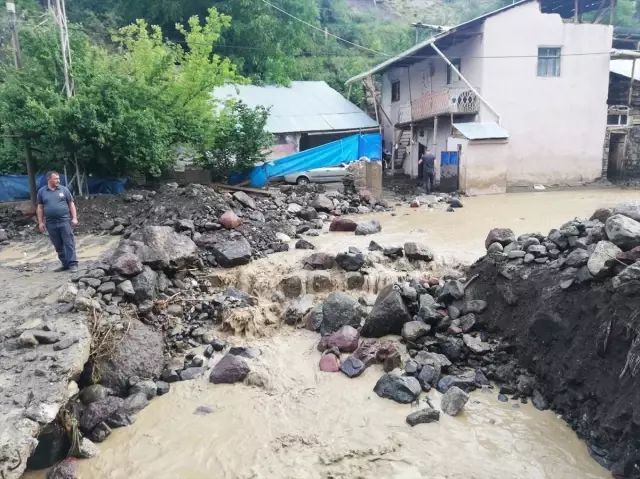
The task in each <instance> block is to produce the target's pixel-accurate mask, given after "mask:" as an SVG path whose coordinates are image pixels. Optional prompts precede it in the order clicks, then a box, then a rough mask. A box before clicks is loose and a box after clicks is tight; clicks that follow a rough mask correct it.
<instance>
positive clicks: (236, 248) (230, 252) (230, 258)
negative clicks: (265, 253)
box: [213, 238, 251, 268]
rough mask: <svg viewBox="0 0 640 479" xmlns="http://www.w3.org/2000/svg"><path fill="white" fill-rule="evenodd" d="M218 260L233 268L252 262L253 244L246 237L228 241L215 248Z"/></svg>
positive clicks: (224, 265)
mask: <svg viewBox="0 0 640 479" xmlns="http://www.w3.org/2000/svg"><path fill="white" fill-rule="evenodd" d="M213 254H214V256H215V258H216V261H217V262H218V263H219V264H220V266H222V267H224V268H233V267H234V266H241V265H243V264H248V263H250V262H251V245H250V244H249V242H248V241H247V240H246V238H240V239H235V240H230V241H226V242H224V243H221V244H218V245H216V246H215V248H214V249H213Z"/></svg>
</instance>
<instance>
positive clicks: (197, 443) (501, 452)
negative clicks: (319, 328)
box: [25, 190, 640, 479]
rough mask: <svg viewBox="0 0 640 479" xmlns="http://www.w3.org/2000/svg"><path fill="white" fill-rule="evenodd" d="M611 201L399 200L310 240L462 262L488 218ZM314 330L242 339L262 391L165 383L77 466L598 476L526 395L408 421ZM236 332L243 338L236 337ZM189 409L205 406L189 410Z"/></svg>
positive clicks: (214, 474)
mask: <svg viewBox="0 0 640 479" xmlns="http://www.w3.org/2000/svg"><path fill="white" fill-rule="evenodd" d="M624 200H640V192H637V191H632V190H630V191H623V190H585V191H570V192H553V193H526V194H513V195H503V196H488V197H477V198H467V199H465V200H464V204H465V206H464V208H463V209H460V210H457V211H456V212H455V213H446V212H445V211H443V210H435V211H429V210H427V209H426V208H421V209H419V210H411V209H409V208H404V207H403V208H399V209H398V215H397V216H395V217H392V216H390V214H389V213H383V214H375V215H370V217H372V218H377V219H379V220H380V221H381V223H382V227H383V231H382V233H380V234H378V235H373V236H369V237H355V236H354V235H353V234H330V235H329V234H328V235H323V236H321V237H318V238H309V239H310V241H312V242H313V243H314V244H315V245H316V246H317V248H318V249H319V250H326V251H341V250H344V249H345V248H346V247H347V246H350V245H354V246H359V247H362V248H366V246H367V245H368V243H369V241H371V240H372V239H374V240H376V241H378V242H379V243H381V244H383V245H387V246H391V245H396V244H397V245H401V244H403V243H404V242H405V241H411V240H413V241H420V242H424V243H427V244H429V245H430V246H432V247H433V248H434V250H435V251H436V253H437V254H438V255H440V257H441V258H443V257H444V258H450V259H451V261H454V260H455V261H462V262H471V261H473V260H475V259H476V258H477V257H478V256H480V255H482V254H483V252H484V239H485V237H486V234H487V232H488V230H489V229H490V228H493V227H496V226H503V227H511V228H513V229H514V231H516V234H522V233H525V232H531V231H541V232H547V231H548V230H549V229H551V228H554V227H558V226H560V225H561V224H562V223H563V222H565V221H567V220H569V219H572V218H573V217H584V216H590V215H591V213H592V212H593V211H594V210H595V209H596V208H597V207H600V206H606V205H613V204H615V203H618V202H620V201H624ZM361 219H362V217H359V218H357V220H361ZM308 253H309V252H308V251H304V252H301V251H295V252H291V253H283V254H279V255H272V256H271V257H270V258H267V259H265V260H261V261H260V262H254V263H253V264H252V265H250V268H251V269H247V270H246V271H245V272H244V275H245V276H247V275H248V276H252V275H254V274H258V272H259V271H260V269H261V268H262V269H264V272H263V274H264V275H266V276H269V275H272V273H277V272H278V271H290V270H291V269H292V268H293V266H294V265H295V263H297V262H298V259H299V258H301V257H303V256H304V255H306V254H308ZM242 275H243V272H240V273H239V274H238V276H237V277H236V278H238V279H241V278H242ZM245 280H247V279H246V278H245ZM247 281H249V280H247ZM265 281H267V280H265ZM249 282H250V281H249ZM267 283H268V281H267ZM265 286H267V284H265ZM269 287H271V286H269ZM260 289H262V290H263V291H265V289H268V288H258V290H260ZM265 292H266V291H265ZM317 341H318V336H317V335H316V334H314V333H310V332H307V331H294V330H292V329H291V328H289V327H286V328H284V329H282V330H281V331H279V332H277V333H275V334H274V335H272V336H271V337H269V338H262V339H257V340H251V341H248V343H249V344H251V345H255V346H258V347H260V348H261V349H262V351H263V355H262V356H261V357H260V358H258V359H257V360H252V361H251V363H252V370H257V371H259V372H260V374H261V375H262V376H263V377H264V378H266V379H267V381H268V382H269V386H268V387H267V388H265V389H262V388H255V387H248V386H245V385H230V386H225V385H218V386H214V385H211V384H209V383H208V382H207V378H206V377H203V378H200V379H198V380H195V381H191V382H184V383H176V384H173V385H172V390H171V392H170V394H168V395H167V396H164V397H161V398H157V399H154V400H153V401H152V402H151V404H150V406H148V407H147V408H146V409H144V410H143V411H142V412H140V413H139V414H138V419H137V421H136V423H135V424H134V425H133V426H130V427H128V428H124V429H117V430H114V432H113V434H112V435H111V437H109V439H108V440H107V441H106V442H104V443H102V444H100V445H99V447H100V455H99V456H98V457H96V458H94V459H91V460H87V461H81V462H80V472H81V477H82V478H83V479H125V478H127V479H129V478H131V479H134V478H135V479H152V478H153V479H159V478H160V479H178V478H179V479H200V478H215V479H222V478H230V479H231V478H234V479H235V478H237V479H267V478H283V479H286V478H291V479H293V478H295V479H302V478H309V479H329V478H333V479H354V478H363V479H364V478H366V479H369V478H374V477H379V478H394V479H421V478H432V479H493V478H497V477H500V478H507V479H511V478H513V479H515V478H527V479H529V478H530V479H578V478H579V479H596V478H598V479H604V478H610V477H611V475H610V473H609V472H607V471H605V470H604V469H603V468H602V467H600V466H599V465H598V464H597V463H596V462H595V461H593V460H592V459H591V458H590V456H589V454H588V452H587V448H586V446H585V444H584V443H583V442H582V441H580V440H579V439H578V438H577V437H576V435H575V434H574V432H573V431H572V430H571V429H570V428H569V427H567V425H566V424H565V423H564V422H563V421H562V420H561V419H559V418H557V417H556V416H555V415H554V414H553V412H550V411H545V412H540V411H537V410H536V409H535V408H533V406H531V405H530V404H527V405H519V407H518V408H514V407H513V405H514V404H516V402H515V401H510V402H509V403H501V402H499V401H498V400H497V391H496V390H492V391H490V392H489V391H477V392H475V393H473V394H472V395H471V400H470V401H469V403H467V406H466V407H465V410H464V413H463V414H461V415H460V416H458V417H455V418H453V417H449V416H447V415H445V414H442V415H441V419H440V422H439V423H434V424H427V425H419V426H417V427H415V428H411V427H409V426H408V425H407V424H406V423H405V417H406V416H407V415H408V414H409V413H410V412H412V411H414V410H416V408H415V407H413V406H409V405H400V404H396V403H394V402H392V401H389V400H385V399H381V398H379V397H378V396H377V395H376V394H375V393H374V392H373V386H374V385H375V382H376V381H377V379H378V378H379V377H380V375H381V374H382V370H381V369H380V368H379V367H377V366H376V367H372V368H369V369H368V370H367V371H366V372H365V373H364V374H363V376H361V377H360V378H357V379H348V378H347V377H346V376H344V375H342V374H339V373H338V374H327V373H322V372H320V371H318V361H319V358H320V353H318V352H317V350H316V348H315V346H316V344H317ZM235 342H236V343H237V344H243V340H242V339H236V341H235ZM216 359H217V358H216ZM429 397H430V398H431V400H432V402H433V403H434V406H435V407H438V405H439V394H438V393H437V392H435V391H434V392H431V393H429ZM200 406H206V407H209V408H211V409H213V411H214V412H213V413H212V414H209V415H205V416H201V415H197V414H194V413H195V410H196V409H197V408H198V407H200ZM421 407H425V403H424V402H421ZM25 477H28V478H34V479H35V478H42V477H44V475H43V474H42V473H29V474H28V475H26V476H25Z"/></svg>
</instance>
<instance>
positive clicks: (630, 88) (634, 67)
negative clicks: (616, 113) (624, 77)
mask: <svg viewBox="0 0 640 479" xmlns="http://www.w3.org/2000/svg"><path fill="white" fill-rule="evenodd" d="M635 77H636V59H635V58H634V59H633V64H632V66H631V80H629V102H628V106H629V108H631V97H632V96H633V80H634V79H635ZM627 120H628V118H627Z"/></svg>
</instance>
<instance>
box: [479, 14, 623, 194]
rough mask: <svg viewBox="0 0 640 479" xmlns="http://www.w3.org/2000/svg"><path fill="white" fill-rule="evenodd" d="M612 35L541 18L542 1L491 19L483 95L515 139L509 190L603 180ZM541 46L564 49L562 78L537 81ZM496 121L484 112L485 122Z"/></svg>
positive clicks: (511, 146)
mask: <svg viewBox="0 0 640 479" xmlns="http://www.w3.org/2000/svg"><path fill="white" fill-rule="evenodd" d="M612 34H613V30H612V27H610V26H608V25H592V24H574V23H565V22H563V20H562V18H560V16H559V15H547V14H542V13H541V12H540V7H539V4H538V3H537V2H532V3H528V4H524V5H522V6H520V7H517V8H513V9H511V10H507V11H506V12H504V13H501V14H499V15H496V16H495V17H491V18H488V19H487V20H486V21H485V24H484V36H483V44H484V46H483V56H484V57H485V59H484V68H483V73H482V75H483V78H482V86H483V89H482V94H483V95H485V96H486V98H487V100H488V101H489V103H491V105H492V106H493V107H494V108H495V109H496V110H497V111H498V113H500V114H501V115H502V125H503V126H504V127H505V128H506V129H507V130H508V131H509V134H510V138H509V149H510V151H511V155H510V157H509V162H508V176H507V178H508V183H509V185H521V184H525V185H530V184H535V183H544V184H554V183H574V182H583V181H593V180H595V179H596V178H598V177H600V176H601V173H602V145H603V142H604V134H605V129H606V120H607V95H608V86H609V55H608V54H607V53H608V52H609V51H610V50H611V45H612ZM538 47H561V48H562V55H563V56H562V59H561V67H560V76H559V77H538V76H537V62H538V59H537V54H538ZM588 53H600V54H599V55H586V54H588ZM517 56H520V57H522V58H504V57H517ZM487 57H502V58H487ZM494 118H495V117H494V116H493V115H492V114H491V113H490V112H488V111H487V109H486V108H483V109H482V111H481V115H480V121H494Z"/></svg>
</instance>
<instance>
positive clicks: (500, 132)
mask: <svg viewBox="0 0 640 479" xmlns="http://www.w3.org/2000/svg"><path fill="white" fill-rule="evenodd" d="M453 127H454V128H455V129H456V130H458V131H459V132H460V133H461V134H462V135H464V137H465V138H467V139H469V140H498V139H500V140H504V139H507V138H509V132H508V131H507V130H505V129H504V128H502V127H501V126H500V125H498V124H497V123H494V122H486V123H454V124H453Z"/></svg>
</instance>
